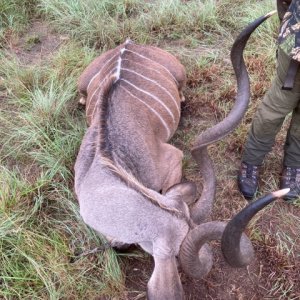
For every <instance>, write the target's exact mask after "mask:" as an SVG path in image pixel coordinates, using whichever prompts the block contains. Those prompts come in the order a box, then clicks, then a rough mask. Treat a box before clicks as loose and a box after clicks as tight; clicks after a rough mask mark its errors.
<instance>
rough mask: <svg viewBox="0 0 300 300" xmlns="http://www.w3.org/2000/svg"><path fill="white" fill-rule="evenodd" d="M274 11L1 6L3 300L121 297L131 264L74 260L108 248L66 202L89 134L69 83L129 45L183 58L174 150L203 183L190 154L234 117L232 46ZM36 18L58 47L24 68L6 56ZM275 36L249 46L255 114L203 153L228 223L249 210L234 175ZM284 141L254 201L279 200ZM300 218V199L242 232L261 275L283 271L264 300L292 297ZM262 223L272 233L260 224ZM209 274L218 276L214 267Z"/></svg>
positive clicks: (92, 0) (262, 34) (228, 4)
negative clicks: (207, 133)
mask: <svg viewBox="0 0 300 300" xmlns="http://www.w3.org/2000/svg"><path fill="white" fill-rule="evenodd" d="M272 9H274V1H272V0H263V1H259V2H255V3H254V2H253V1H250V0H247V1H242V0H239V1H234V2H233V1H232V0H222V1H214V0H203V1H200V0H198V1H196V0H191V1H179V0H168V1H163V2H162V1H137V0H128V1H121V0H118V1H110V0H103V1H96V0H89V1H84V0H66V1H58V0H31V1H29V0H28V1H17V0H15V1H13V0H8V1H6V0H5V1H3V0H2V1H1V0H0V17H1V20H0V24H1V29H0V42H1V43H2V49H1V52H0V101H1V102H0V109H1V114H0V126H1V130H0V138H1V141H2V144H1V147H0V162H1V168H0V198H1V200H0V252H1V256H0V270H1V272H0V298H3V299H95V298H96V297H102V296H106V297H108V298H109V299H112V298H113V297H115V299H121V298H122V297H125V296H124V295H125V294H124V293H125V291H126V290H128V287H127V288H126V287H125V275H124V269H125V267H124V256H125V257H126V256H129V255H132V254H126V255H119V254H117V253H115V252H114V251H113V250H111V249H106V250H103V251H102V252H99V253H94V254H89V255H82V256H81V255H80V254H82V253H88V252H89V251H91V250H93V249H95V248H96V247H101V246H102V245H103V244H104V241H103V239H102V238H101V237H99V236H98V235H97V234H96V233H95V232H94V231H92V230H91V229H89V228H88V227H87V226H86V225H85V224H84V223H83V222H82V220H81V217H80V215H79V208H78V203H77V200H76V199H75V195H74V192H73V165H74V162H75V159H76V155H77V151H78V148H79V145H80V143H81V139H82V136H83V134H84V132H85V129H86V124H85V117H84V113H83V112H81V111H80V110H78V109H77V100H78V95H77V91H76V82H77V80H78V77H79V75H80V74H81V72H82V71H83V69H84V68H85V66H87V65H88V64H89V62H91V61H92V59H93V58H94V57H96V56H97V55H99V54H100V53H101V52H102V51H104V50H106V49H109V48H111V47H113V46H115V45H117V44H119V43H121V42H123V41H124V40H125V39H126V38H127V37H131V38H132V39H133V40H135V41H136V42H140V43H150V44H154V45H159V46H161V47H163V48H165V49H167V50H169V51H170V52H172V53H173V54H175V55H176V56H177V57H179V58H180V60H181V61H182V63H183V64H184V65H185V67H186V69H187V73H188V83H187V89H186V93H185V97H186V104H185V107H184V111H183V120H182V122H181V126H180V130H179V131H178V132H177V134H176V136H175V137H174V139H173V140H172V143H174V144H175V145H176V146H178V147H180V148H181V149H182V150H184V152H185V158H184V163H183V164H184V174H185V176H186V177H187V178H190V179H192V180H195V181H197V182H199V179H198V173H197V166H196V164H195V163H194V162H193V161H192V158H191V156H190V153H189V148H190V146H191V143H192V141H193V138H194V137H195V135H196V134H197V133H198V132H200V131H202V130H204V129H205V128H207V127H209V126H211V125H212V124H214V123H215V122H217V121H218V120H221V119H223V118H224V117H225V116H226V115H227V114H228V112H229V111H230V109H231V107H232V104H233V98H234V90H235V81H234V76H233V72H232V69H231V66H230V62H229V52H230V46H231V44H232V42H233V40H234V38H235V37H236V35H237V34H238V32H239V31H240V29H241V28H243V26H245V25H246V24H247V23H248V22H250V21H251V20H253V19H254V18H255V17H258V16H259V15H262V14H264V13H266V12H268V11H270V10H272ZM40 16H42V18H43V19H46V20H47V22H49V25H48V26H49V30H52V33H53V34H55V35H56V36H57V37H58V38H59V37H60V35H61V34H63V35H64V36H63V37H64V42H62V43H61V44H60V47H59V48H58V49H57V50H56V51H55V53H54V54H53V55H49V56H47V57H46V58H45V59H44V60H43V61H40V60H34V59H33V60H32V61H31V63H30V65H28V64H26V63H24V61H22V59H21V58H20V56H18V55H16V52H15V48H14V47H15V46H14V45H16V42H20V39H18V34H19V35H20V36H22V34H23V33H24V30H26V28H27V27H28V26H30V24H32V22H33V21H34V20H37V19H38V18H39V17H40ZM38 20H40V19H38ZM277 26H278V21H277V19H276V17H273V18H272V19H270V20H268V21H267V22H266V23H265V24H264V25H262V27H260V28H259V30H258V31H257V32H256V33H255V34H254V35H253V37H252V38H251V40H250V41H249V45H248V46H247V49H246V58H247V64H248V67H249V70H250V76H251V82H252V86H251V88H252V95H253V96H252V103H251V105H250V108H249V110H248V112H247V114H246V117H245V118H244V120H243V122H242V124H241V126H239V128H238V129H237V130H236V131H235V132H234V133H233V134H231V135H230V136H229V137H228V138H226V139H225V140H223V141H221V142H219V143H217V144H216V145H213V146H211V147H210V149H209V151H210V153H211V155H212V157H213V160H214V163H215V165H216V171H217V176H218V182H219V184H218V190H217V197H216V204H215V210H214V215H213V218H214V219H218V220H226V219H230V218H231V217H232V215H233V214H234V213H235V212H237V211H239V210H240V209H241V208H242V207H244V206H245V202H244V201H243V199H242V197H241V196H240V194H239V193H238V191H237V188H236V183H235V180H236V170H237V166H238V163H239V159H240V156H241V150H242V145H243V144H244V141H245V138H246V135H247V131H248V129H249V125H250V123H251V118H252V116H253V113H254V111H255V110H256V107H257V104H258V103H259V102H260V101H261V98H262V97H263V95H264V93H265V92H266V90H267V89H268V86H269V84H270V79H271V76H272V73H273V72H274V55H275V48H276V45H275V42H274V37H275V36H276V28H277ZM31 36H33V37H34V35H31ZM65 37H67V38H66V39H65ZM39 39H40V42H41V43H43V41H42V38H41V37H40V36H39ZM32 42H34V41H28V39H27V40H25V41H24V42H23V43H25V44H24V45H23V46H24V48H23V49H25V50H24V51H28V52H29V53H31V54H32V55H33V56H34V55H36V56H38V53H34V52H31V48H32V47H29V46H28V45H26V44H31V43H32ZM26 46H27V47H26ZM21 49H22V48H21ZM96 49H99V50H96ZM286 124H287V123H286ZM285 126H287V125H285ZM284 132H285V130H283V131H282V132H281V133H280V135H279V138H278V141H277V143H276V146H275V149H274V150H273V152H272V153H271V154H270V161H267V162H266V164H265V165H264V171H265V173H266V174H267V175H266V176H265V177H263V185H262V187H261V190H262V193H266V192H268V191H270V190H274V189H277V185H278V178H279V172H280V165H281V157H282V150H280V149H281V144H282V142H283V141H284ZM299 208H300V205H299V200H298V201H297V202H295V203H294V204H291V205H286V204H285V203H280V205H277V203H276V204H274V205H273V206H271V207H270V208H269V209H267V210H265V211H264V212H262V213H260V214H259V215H258V216H257V217H256V218H255V220H254V221H253V222H252V223H251V226H250V229H249V231H248V234H249V235H250V236H251V238H252V239H253V240H254V242H255V247H256V249H257V252H258V259H259V260H260V261H261V263H262V264H263V266H266V267H267V266H268V264H269V263H270V262H272V260H274V261H277V260H278V261H280V262H282V263H283V266H281V265H279V266H276V267H274V266H273V269H272V266H270V272H269V273H268V271H264V272H265V273H263V275H264V276H263V277H262V278H261V285H263V286H264V288H267V289H268V292H267V293H265V294H264V295H267V296H268V297H277V298H276V299H286V298H288V297H291V299H292V296H293V295H294V294H293V293H294V290H295V286H296V281H295V278H297V276H296V275H295V274H296V273H293V272H294V271H293V269H292V268H291V269H289V270H290V273H289V274H291V275H289V274H288V273H286V272H285V266H286V265H284V264H286V263H288V264H289V266H295V268H296V266H297V263H298V262H299V255H298V254H297V253H299V246H298V245H299V238H298V239H297V236H296V235H295V234H294V233H295V232H296V233H297V232H299V230H300V228H299V226H298V225H295V224H298V223H299ZM270 216H271V217H273V219H272V220H273V222H275V223H276V226H275V227H271V226H270V224H269V223H267V222H266V220H269V218H270ZM274 228H276V230H274ZM266 254H267V255H269V258H268V259H266V257H265V256H266ZM136 255H137V256H138V257H140V256H141V254H140V253H137V254H136ZM297 255H298V256H297ZM143 259H145V258H143ZM298 264H299V263H298ZM268 267H269V266H268ZM264 270H265V269H264ZM214 272H215V273H214V276H218V274H219V273H218V270H217V268H215V270H214ZM272 272H275V273H274V274H275V275H273V277H272V274H273V273H272ZM256 275H257V274H256ZM257 276H259V275H257ZM144 277H145V276H144ZM144 277H143V278H144ZM266 278H267V279H266ZM284 281H285V282H284ZM145 282H146V281H145ZM224 289H226V287H224ZM144 291H145V289H143V290H142V291H136V293H137V294H140V295H144V294H143V292H144ZM296 292H297V291H296Z"/></svg>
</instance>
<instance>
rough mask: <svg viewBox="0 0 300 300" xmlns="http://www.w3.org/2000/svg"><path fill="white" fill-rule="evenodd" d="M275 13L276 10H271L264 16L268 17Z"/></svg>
mask: <svg viewBox="0 0 300 300" xmlns="http://www.w3.org/2000/svg"><path fill="white" fill-rule="evenodd" d="M276 13H277V10H272V11H270V12H269V13H267V14H266V15H265V18H269V17H271V16H273V15H274V14H276Z"/></svg>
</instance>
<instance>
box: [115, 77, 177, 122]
mask: <svg viewBox="0 0 300 300" xmlns="http://www.w3.org/2000/svg"><path fill="white" fill-rule="evenodd" d="M120 80H122V81H124V82H126V83H128V84H129V85H131V86H132V87H134V88H135V89H136V90H138V91H140V92H142V93H144V94H146V95H148V96H149V97H151V98H152V99H154V100H155V101H157V102H159V103H160V104H161V105H162V106H163V107H164V108H165V109H166V111H167V112H168V114H169V115H170V116H171V118H172V120H173V123H175V118H174V115H173V113H172V112H171V111H170V109H169V108H168V107H167V106H166V105H165V104H164V103H163V102H162V101H161V100H160V99H159V98H158V97H156V96H154V95H152V94H151V93H149V92H147V91H145V90H142V89H140V88H139V87H137V86H136V85H134V84H133V83H131V82H129V81H128V80H126V79H123V78H121V79H120Z"/></svg>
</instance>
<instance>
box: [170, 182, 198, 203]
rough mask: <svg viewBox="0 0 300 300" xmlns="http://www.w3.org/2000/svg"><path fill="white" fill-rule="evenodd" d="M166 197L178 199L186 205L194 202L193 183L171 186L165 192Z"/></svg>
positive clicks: (194, 185)
mask: <svg viewBox="0 0 300 300" xmlns="http://www.w3.org/2000/svg"><path fill="white" fill-rule="evenodd" d="M166 196H167V197H172V198H176V197H180V198H181V200H182V201H184V202H185V203H186V204H191V203H193V202H194V201H195V200H196V197H197V187H196V184H194V183H193V182H184V183H178V184H175V185H173V186H171V187H170V188H169V189H168V190H167V192H166Z"/></svg>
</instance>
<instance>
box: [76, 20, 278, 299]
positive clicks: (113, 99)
mask: <svg viewBox="0 0 300 300" xmlns="http://www.w3.org/2000/svg"><path fill="white" fill-rule="evenodd" d="M267 17H268V15H267V16H265V17H262V18H260V19H259V20H257V21H256V22H254V23H252V24H251V25H250V26H249V27H247V28H246V29H245V30H244V31H243V33H242V34H241V35H240V36H239V38H238V39H237V41H236V43H235V45H234V47H233V50H232V56H233V65H234V67H235V70H236V72H237V78H238V96H237V100H236V103H242V104H237V105H236V106H235V108H234V109H233V111H232V112H231V115H230V116H228V118H229V119H228V120H229V121H226V122H227V123H226V122H225V123H226V124H225V123H223V124H222V125H221V127H222V129H221V130H220V128H218V127H217V129H210V132H209V133H208V134H207V133H204V134H202V135H201V136H199V137H198V138H197V139H196V141H195V146H194V148H193V150H192V153H193V156H194V158H195V159H196V160H197V161H198V163H199V166H200V170H201V171H202V174H203V176H204V179H205V186H204V189H203V193H202V196H201V198H200V200H199V201H198V202H196V203H195V204H194V205H193V206H192V207H191V211H190V209H189V207H188V204H190V203H191V202H193V201H194V200H195V196H196V189H195V186H194V185H193V184H191V183H180V181H181V162H182V156H183V155H182V152H181V151H180V150H178V149H176V148H175V147H173V146H171V145H170V144H168V143H167V142H168V140H169V139H170V138H171V137H172V135H173V134H174V132H175V130H176V128H177V125H178V122H179V118H180V102H181V101H182V100H183V96H182V88H183V87H184V84H185V79H186V75H185V70H184V68H183V66H182V65H181V64H180V63H179V62H178V61H177V59H176V58H174V57H173V56H172V55H170V54H168V53H167V52H165V51H162V50H160V49H158V48H155V47H150V46H141V45H136V44H134V43H132V42H131V41H127V42H125V43H124V44H122V45H120V46H119V47H117V48H115V49H113V50H110V51H108V52H106V53H104V54H102V55H101V56H100V57H98V58H97V59H96V60H94V61H93V62H92V63H91V64H90V65H89V66H88V67H87V69H86V70H85V71H84V73H83V74H82V75H81V77H80V80H79V91H80V93H81V95H82V99H81V102H84V103H85V104H86V115H87V122H88V125H89V127H88V129H87V132H86V134H85V136H84V139H83V142H82V144H81V147H80V151H79V154H78V157H77V161H76V164H75V191H76V194H77V197H78V200H79V204H80V213H81V216H82V218H83V220H84V221H85V222H86V223H87V224H88V225H89V226H91V227H92V228H93V229H95V230H96V231H98V232H99V233H101V234H103V235H104V236H106V237H107V238H108V239H109V240H110V241H111V242H112V244H114V243H115V242H118V243H121V244H122V243H124V244H139V245H140V246H141V247H142V248H143V249H144V250H145V251H147V252H148V253H150V254H151V255H152V256H153V257H154V262H155V267H154V271H153V274H152V276H151V278H150V280H149V282H148V297H149V299H183V297H184V296H183V290H182V286H181V282H180V278H179V275H178V271H177V265H176V257H177V256H178V255H179V256H180V262H181V264H182V267H183V269H184V270H185V271H186V272H187V273H188V274H189V275H191V276H194V277H197V278H201V277H203V276H204V275H206V274H207V273H208V272H209V270H210V268H211V265H212V258H211V251H210V248H209V246H207V245H206V244H205V243H206V242H207V241H209V240H212V239H221V238H222V249H223V252H224V255H225V258H226V259H227V260H228V261H229V262H230V263H231V264H232V265H235V266H242V265H245V264H247V263H249V262H250V260H251V257H252V252H253V249H252V246H251V242H250V241H249V240H248V239H247V237H246V236H245V235H244V234H242V232H243V230H244V228H245V226H246V225H247V221H248V220H245V219H244V218H243V216H244V215H246V216H247V218H248V219H249V218H250V217H251V216H252V215H254V214H255V213H256V212H257V211H258V210H260V209H261V208H262V207H263V206H264V205H266V204H267V203H269V202H270V201H271V200H273V199H274V198H275V197H277V196H280V193H277V194H276V193H275V194H272V195H271V196H268V197H266V198H263V199H262V200H260V201H258V203H256V204H255V205H254V206H253V205H252V206H251V207H247V208H246V211H245V212H242V215H239V216H238V218H234V219H233V220H232V221H231V222H230V224H229V225H228V226H227V227H226V225H225V224H224V223H222V222H210V221H209V215H210V211H211V207H212V201H213V197H214V181H215V179H214V173H213V169H212V166H211V163H210V160H209V157H208V155H207V151H206V147H207V145H208V144H209V143H211V142H214V141H216V140H218V139H220V138H222V137H223V136H224V135H226V134H227V133H228V132H230V131H231V130H233V129H234V127H235V126H237V124H238V123H239V121H240V119H241V118H242V116H243V114H244V112H245V109H246V107H247V103H248V102H247V101H248V100H249V82H248V76H247V72H246V69H245V66H244V61H243V58H242V52H243V48H244V46H245V44H246V42H247V40H248V37H249V36H250V34H251V32H252V31H253V30H254V29H255V28H256V27H257V26H258V25H259V24H260V23H262V22H263V21H264V20H265V19H266V18H267ZM217 126H218V125H217ZM203 158H205V159H203ZM241 219H242V220H243V221H242V223H243V224H242V226H239V225H240V224H238V225H237V223H238V222H240V220H241ZM200 223H202V224H200ZM199 224H200V225H199ZM225 227H226V229H225ZM224 229H225V232H228V231H229V234H224V235H223V237H222V234H223V232H224ZM233 233H234V234H233ZM241 236H242V238H241ZM240 244H241V246H240Z"/></svg>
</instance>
